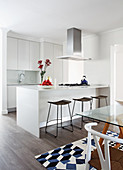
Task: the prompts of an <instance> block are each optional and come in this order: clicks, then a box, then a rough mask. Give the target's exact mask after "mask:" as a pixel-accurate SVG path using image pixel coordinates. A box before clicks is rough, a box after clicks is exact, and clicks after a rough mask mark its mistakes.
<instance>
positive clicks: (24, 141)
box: [0, 113, 113, 170]
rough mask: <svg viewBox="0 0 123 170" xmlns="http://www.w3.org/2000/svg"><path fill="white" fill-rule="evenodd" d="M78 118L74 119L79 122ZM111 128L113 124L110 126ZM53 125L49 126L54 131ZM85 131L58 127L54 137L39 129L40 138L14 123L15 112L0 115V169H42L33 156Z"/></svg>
mask: <svg viewBox="0 0 123 170" xmlns="http://www.w3.org/2000/svg"><path fill="white" fill-rule="evenodd" d="M79 122H80V120H79V119H77V120H74V123H79ZM103 126H104V124H103V123H99V125H98V127H96V128H95V129H96V130H98V131H101V130H102V129H103ZM110 128H111V129H112V128H113V126H110ZM54 129H55V126H52V127H50V131H52V132H55V131H54ZM86 136H87V132H86V131H85V129H84V128H83V129H82V130H79V129H76V128H74V132H69V131H67V130H64V129H61V128H59V136H58V137H57V138H54V137H52V136H49V135H48V134H45V133H44V129H41V139H38V138H37V137H35V136H33V135H31V134H30V133H28V132H26V131H24V130H23V129H22V128H20V127H18V126H17V125H16V114H15V113H9V114H8V115H1V116H0V170H35V169H36V170H39V169H40V170H43V169H45V168H43V167H42V166H41V165H40V164H39V163H38V161H36V160H35V158H34V156H35V155H38V154H40V153H44V152H47V151H49V150H51V149H54V148H57V147H59V146H62V145H65V144H67V143H70V142H73V141H76V140H79V139H82V138H84V137H86Z"/></svg>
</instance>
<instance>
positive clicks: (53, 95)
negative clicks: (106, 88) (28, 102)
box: [39, 88, 96, 127]
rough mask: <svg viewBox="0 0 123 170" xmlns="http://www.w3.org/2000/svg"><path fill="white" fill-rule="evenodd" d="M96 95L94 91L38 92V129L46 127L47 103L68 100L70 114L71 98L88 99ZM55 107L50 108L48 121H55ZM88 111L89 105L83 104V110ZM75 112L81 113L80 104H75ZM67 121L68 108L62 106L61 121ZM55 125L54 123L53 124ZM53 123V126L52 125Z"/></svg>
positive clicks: (63, 90)
mask: <svg viewBox="0 0 123 170" xmlns="http://www.w3.org/2000/svg"><path fill="white" fill-rule="evenodd" d="M93 95H94V96H95V95H96V89H94V88H92V89H88V88H87V89H86V88H84V89H61V90H60V89H59V90H56V89H54V90H50V89H49V90H48V89H47V90H45V91H39V120H40V127H43V126H45V125H46V119H47V114H48V108H49V104H48V101H58V100H62V99H66V100H70V101H72V103H71V104H70V109H71V112H72V108H73V98H81V97H90V96H93ZM93 108H95V101H94V102H93ZM56 109H57V107H56V106H55V105H52V107H51V115H50V119H55V118H56V115H57V110H56ZM89 109H90V103H89V102H86V103H84V110H89ZM75 112H76V113H77V112H81V102H76V106H75ZM59 117H60V107H59ZM78 117H79V116H75V117H73V118H78ZM67 120H69V114H68V107H67V105H66V106H63V121H67ZM54 123H55V122H54ZM54 123H53V124H54ZM51 124H52V123H51Z"/></svg>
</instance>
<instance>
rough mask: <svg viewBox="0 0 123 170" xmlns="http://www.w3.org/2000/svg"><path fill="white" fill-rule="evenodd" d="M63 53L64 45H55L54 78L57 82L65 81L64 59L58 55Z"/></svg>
mask: <svg viewBox="0 0 123 170" xmlns="http://www.w3.org/2000/svg"><path fill="white" fill-rule="evenodd" d="M62 55H63V47H62V46H61V45H54V67H53V72H54V79H56V84H57V85H58V84H59V83H62V82H63V74H62V73H63V60H60V59H57V58H56V57H58V56H62Z"/></svg>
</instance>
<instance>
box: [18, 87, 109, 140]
mask: <svg viewBox="0 0 123 170" xmlns="http://www.w3.org/2000/svg"><path fill="white" fill-rule="evenodd" d="M100 89H102V90H103V89H105V90H107V89H109V86H107V85H92V86H82V87H56V88H54V87H53V88H52V89H44V88H42V87H41V86H20V87H17V125H18V126H20V127H22V128H23V129H25V130H26V131H28V132H30V133H31V134H33V135H35V136H37V137H40V128H41V127H44V126H45V124H46V118H47V113H48V108H49V105H48V101H58V100H62V99H67V100H71V101H72V99H73V98H80V97H90V96H92V95H97V94H99V91H100ZM105 94H106V93H105ZM70 107H71V111H72V107H73V103H71V105H70ZM80 108H81V105H80V103H79V102H78V103H76V107H75V112H80ZM93 108H95V102H94V103H93ZM84 109H85V110H88V109H89V103H88V102H87V103H86V104H85V106H84ZM51 112H52V113H51V117H50V118H51V119H53V118H56V106H54V105H52V108H51ZM75 117H76V116H75ZM68 118H69V115H68V108H67V107H66V106H64V107H63V121H67V120H68ZM53 123H55V121H54V122H52V124H53Z"/></svg>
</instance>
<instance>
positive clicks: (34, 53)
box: [30, 42, 40, 70]
mask: <svg viewBox="0 0 123 170" xmlns="http://www.w3.org/2000/svg"><path fill="white" fill-rule="evenodd" d="M39 55H40V51H39V43H38V42H30V70H39V69H38V60H39Z"/></svg>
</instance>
